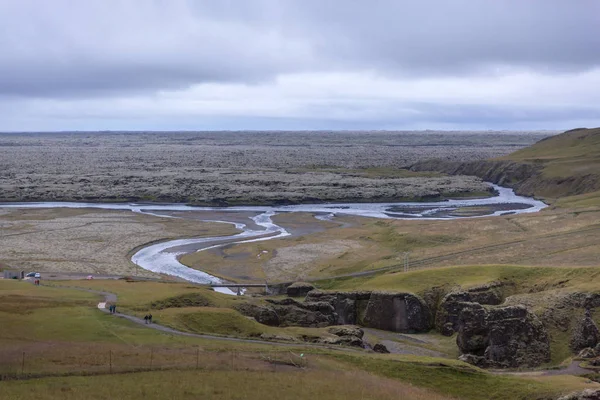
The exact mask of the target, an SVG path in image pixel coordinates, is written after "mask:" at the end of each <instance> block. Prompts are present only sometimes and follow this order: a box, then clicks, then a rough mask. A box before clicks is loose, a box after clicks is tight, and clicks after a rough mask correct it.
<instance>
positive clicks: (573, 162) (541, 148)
mask: <svg viewBox="0 0 600 400" xmlns="http://www.w3.org/2000/svg"><path fill="white" fill-rule="evenodd" d="M500 159H501V160H509V161H514V162H518V163H526V164H529V165H534V166H536V167H537V168H536V170H537V171H538V172H537V173H536V174H534V176H533V177H531V178H530V179H528V180H526V181H525V182H522V183H521V186H523V187H524V188H525V189H529V190H530V191H532V192H533V193H535V194H536V195H538V196H542V197H545V198H549V199H560V200H558V204H559V205H579V206H585V205H598V204H600V128H595V129H574V130H570V131H567V132H564V133H562V134H560V135H557V136H553V137H550V138H547V139H544V140H541V141H540V142H538V143H536V144H534V145H533V146H531V147H528V148H525V149H522V150H519V151H517V152H515V153H513V154H510V155H508V156H506V157H502V158H500ZM572 196H576V197H572ZM564 197H570V198H569V199H562V198H564Z"/></svg>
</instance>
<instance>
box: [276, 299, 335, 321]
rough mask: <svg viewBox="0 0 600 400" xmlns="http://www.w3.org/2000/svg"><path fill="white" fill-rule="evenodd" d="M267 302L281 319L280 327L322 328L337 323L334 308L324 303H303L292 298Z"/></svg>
mask: <svg viewBox="0 0 600 400" xmlns="http://www.w3.org/2000/svg"><path fill="white" fill-rule="evenodd" d="M267 301H268V302H269V303H271V309H272V310H273V311H274V312H275V313H276V314H277V316H278V317H279V326H304V327H311V328H321V327H324V326H329V325H334V324H335V321H336V315H335V312H334V309H333V306H332V305H331V304H329V303H327V302H324V301H315V302H308V301H307V302H303V303H301V302H299V301H296V300H294V299H291V298H288V299H283V300H279V301H277V300H267Z"/></svg>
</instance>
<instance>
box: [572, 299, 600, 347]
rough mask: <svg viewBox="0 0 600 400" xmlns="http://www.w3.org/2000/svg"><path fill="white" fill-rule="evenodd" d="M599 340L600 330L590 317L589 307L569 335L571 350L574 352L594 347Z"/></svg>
mask: <svg viewBox="0 0 600 400" xmlns="http://www.w3.org/2000/svg"><path fill="white" fill-rule="evenodd" d="M599 341H600V331H598V327H597V326H596V323H595V322H594V320H593V319H592V315H591V312H590V310H589V309H587V310H585V315H584V317H583V319H582V320H581V321H579V323H578V324H577V325H576V326H575V328H574V329H573V335H572V336H571V343H570V346H571V350H573V352H574V353H577V352H578V351H580V350H582V349H585V348H586V347H595V346H596V345H597V344H598V342H599Z"/></svg>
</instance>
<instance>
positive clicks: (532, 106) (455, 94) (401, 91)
mask: <svg viewBox="0 0 600 400" xmlns="http://www.w3.org/2000/svg"><path fill="white" fill-rule="evenodd" d="M599 28H600V1H597V0H577V1H573V0H564V1H556V0H537V1H536V0H471V1H466V0H453V1H448V0H437V1H433V0H419V1H414V0H413V1H400V0H389V1H386V0H369V1H366V0H365V1H359V0H357V1H353V0H231V1H227V0H212V1H201V0H197V1H192V0H188V1H183V0H182V1H178V0H164V1H160V0H136V1H134V0H132V1H124V0H123V1H120V0H85V1H80V0H71V1H67V0H52V1H42V0H0V131H23V130H168V129H174V130H206V129H210V130H212V129H256V130H260V129H552V130H554V129H568V128H574V127H579V126H588V127H590V126H600V33H599V31H598V29H599Z"/></svg>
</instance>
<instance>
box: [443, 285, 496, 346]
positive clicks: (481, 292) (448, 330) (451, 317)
mask: <svg viewBox="0 0 600 400" xmlns="http://www.w3.org/2000/svg"><path fill="white" fill-rule="evenodd" d="M503 286H504V285H503V284H502V283H500V282H492V283H488V284H485V285H481V286H477V287H474V288H471V289H468V290H462V291H454V292H451V293H448V294H447V295H446V296H444V298H443V299H442V301H441V303H440V306H439V307H438V310H437V313H436V318H435V327H436V329H437V330H438V331H439V332H440V333H442V334H443V335H446V336H451V335H452V334H453V333H454V332H456V331H458V316H459V314H460V312H461V311H462V309H463V304H464V303H479V304H484V305H498V304H501V303H502V302H503V301H504V296H503V293H502V290H501V289H502V287H503Z"/></svg>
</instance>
